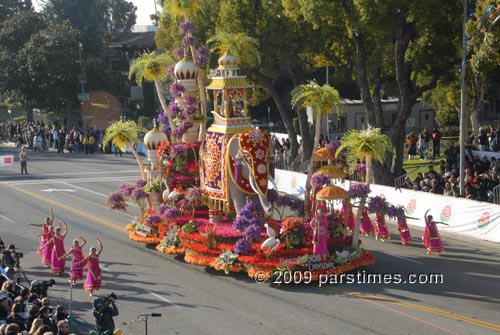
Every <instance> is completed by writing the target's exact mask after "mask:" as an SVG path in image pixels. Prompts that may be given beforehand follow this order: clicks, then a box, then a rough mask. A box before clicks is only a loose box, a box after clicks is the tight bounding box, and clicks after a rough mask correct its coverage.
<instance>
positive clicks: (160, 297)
mask: <svg viewBox="0 0 500 335" xmlns="http://www.w3.org/2000/svg"><path fill="white" fill-rule="evenodd" d="M146 292H148V293H149V294H151V295H152V296H154V297H156V298H158V299H160V300H161V301H164V302H166V303H167V304H169V305H171V306H172V307H175V308H180V306H178V305H176V304H175V303H174V302H172V301H170V300H168V299H167V298H164V297H162V296H161V295H159V294H156V293H153V292H151V291H148V290H146Z"/></svg>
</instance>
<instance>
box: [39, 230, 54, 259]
mask: <svg viewBox="0 0 500 335" xmlns="http://www.w3.org/2000/svg"><path fill="white" fill-rule="evenodd" d="M51 225H52V224H49V225H47V224H45V222H44V223H43V225H42V240H41V241H40V246H39V247H38V251H37V252H38V253H39V254H40V256H41V255H43V246H44V245H45V243H47V241H48V240H50V237H49V238H48V236H49V226H51Z"/></svg>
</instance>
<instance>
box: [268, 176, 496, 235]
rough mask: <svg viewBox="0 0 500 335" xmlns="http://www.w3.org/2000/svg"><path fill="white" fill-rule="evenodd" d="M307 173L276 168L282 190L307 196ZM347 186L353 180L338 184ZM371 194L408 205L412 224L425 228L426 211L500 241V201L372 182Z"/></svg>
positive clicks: (460, 230)
mask: <svg viewBox="0 0 500 335" xmlns="http://www.w3.org/2000/svg"><path fill="white" fill-rule="evenodd" d="M306 178H307V176H306V175H305V174H303V173H298V172H291V171H284V170H276V178H275V180H276V184H277V187H278V190H279V191H280V192H286V193H289V194H292V195H295V196H298V197H301V198H303V197H304V191H305V185H306ZM338 185H339V186H341V187H343V188H344V189H348V188H349V182H348V181H346V182H344V183H343V184H338ZM370 189H371V193H370V196H377V195H378V196H381V197H383V198H385V199H387V201H388V202H389V203H391V204H393V205H401V206H404V207H405V208H406V213H407V216H409V217H414V218H417V219H418V220H411V219H409V220H408V224H409V225H412V226H416V227H421V228H423V227H424V226H425V223H424V220H423V218H424V214H425V212H426V211H427V209H430V212H429V214H430V215H432V216H433V217H434V220H437V221H441V222H444V223H446V224H448V225H447V226H445V225H440V226H439V229H440V230H441V231H443V232H448V233H454V234H458V235H463V236H468V237H473V238H477V239H481V240H487V241H491V242H496V243H500V205H495V204H491V203H486V202H479V201H474V200H468V199H462V198H453V197H445V196H442V195H437V194H432V193H427V192H419V191H413V190H407V189H395V188H394V187H388V186H382V185H375V184H372V185H371V186H370Z"/></svg>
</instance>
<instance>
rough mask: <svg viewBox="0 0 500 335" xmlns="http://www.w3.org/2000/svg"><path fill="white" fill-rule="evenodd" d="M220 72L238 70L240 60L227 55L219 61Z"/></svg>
mask: <svg viewBox="0 0 500 335" xmlns="http://www.w3.org/2000/svg"><path fill="white" fill-rule="evenodd" d="M218 63H219V70H227V69H236V68H238V59H237V58H236V57H235V56H234V55H231V54H229V53H227V52H226V53H225V54H224V55H223V56H222V57H221V58H219V60H218Z"/></svg>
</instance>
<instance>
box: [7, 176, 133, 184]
mask: <svg viewBox="0 0 500 335" xmlns="http://www.w3.org/2000/svg"><path fill="white" fill-rule="evenodd" d="M122 180H137V177H133V176H130V177H108V178H106V177H98V178H75V179H64V178H60V179H44V180H19V181H2V182H0V184H4V185H38V184H61V183H66V182H71V183H91V182H107V181H122Z"/></svg>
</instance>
